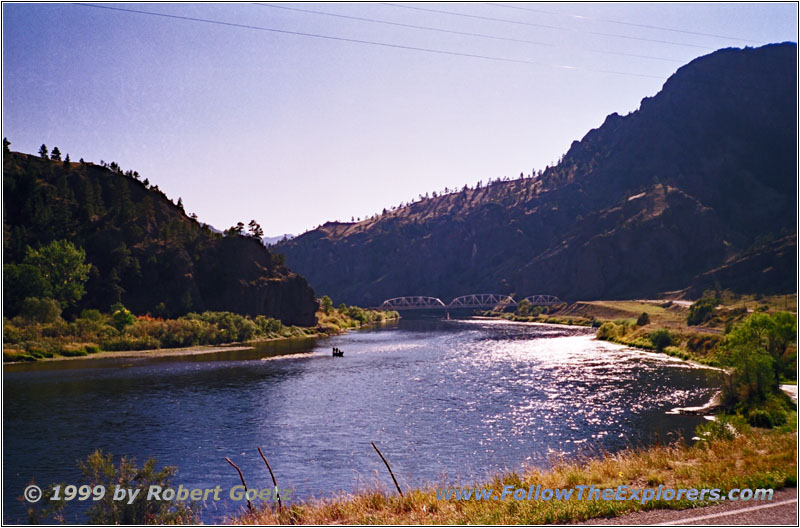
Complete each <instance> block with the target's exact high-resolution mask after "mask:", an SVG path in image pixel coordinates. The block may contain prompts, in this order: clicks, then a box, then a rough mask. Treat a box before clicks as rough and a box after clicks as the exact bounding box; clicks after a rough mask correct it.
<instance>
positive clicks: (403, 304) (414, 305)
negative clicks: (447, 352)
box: [378, 293, 561, 310]
mask: <svg viewBox="0 0 800 528" xmlns="http://www.w3.org/2000/svg"><path fill="white" fill-rule="evenodd" d="M523 300H524V301H528V302H529V303H530V304H531V305H532V306H550V305H553V304H560V303H561V299H559V298H558V297H556V296H555V295H531V296H530V297H525V299H523ZM519 302H520V303H521V302H522V301H519ZM518 304H519V303H518V302H517V301H515V300H514V299H513V298H512V297H511V296H509V295H501V294H497V293H472V294H470V295H462V296H461V297H456V298H455V299H453V300H452V301H450V302H449V303H448V304H445V303H444V301H442V300H441V299H439V298H438V297H424V296H408V297H394V298H392V299H386V300H385V301H383V303H382V304H381V305H380V306H379V307H378V309H380V310H430V309H434V308H439V309H445V310H452V309H454V308H497V309H500V308H506V307H509V306H517V305H518Z"/></svg>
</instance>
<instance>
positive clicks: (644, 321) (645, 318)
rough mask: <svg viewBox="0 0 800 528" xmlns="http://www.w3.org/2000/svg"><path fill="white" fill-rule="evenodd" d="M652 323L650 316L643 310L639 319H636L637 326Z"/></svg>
mask: <svg viewBox="0 0 800 528" xmlns="http://www.w3.org/2000/svg"><path fill="white" fill-rule="evenodd" d="M649 324H650V316H649V315H648V314H647V312H642V314H641V315H640V316H639V318H638V319H636V326H646V325H649Z"/></svg>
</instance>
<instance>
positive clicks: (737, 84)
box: [277, 43, 797, 305]
mask: <svg viewBox="0 0 800 528" xmlns="http://www.w3.org/2000/svg"><path fill="white" fill-rule="evenodd" d="M796 54H797V46H796V44H793V43H784V44H776V45H769V46H764V47H761V48H757V49H752V48H746V49H725V50H720V51H717V52H715V53H712V54H710V55H707V56H705V57H701V58H698V59H696V60H694V61H692V62H691V63H689V64H687V65H686V66H683V67H682V68H680V69H679V70H678V71H677V72H676V73H675V74H674V75H672V76H671V77H670V78H669V79H668V80H667V82H666V83H665V84H664V86H663V88H662V90H661V91H660V92H659V93H658V94H657V95H655V96H654V97H648V98H645V99H644V100H643V101H642V103H641V106H640V108H639V109H638V110H637V111H635V112H632V113H631V114H629V115H626V116H619V115H617V114H611V115H610V116H608V117H607V118H606V120H605V122H604V123H603V124H602V126H600V127H599V128H597V129H595V130H591V131H589V133H588V134H586V136H585V137H584V138H583V139H582V140H581V141H575V142H574V143H573V144H572V146H571V147H570V149H569V151H568V152H567V153H566V154H565V156H564V157H563V159H562V160H561V161H560V162H559V164H558V165H557V166H555V167H551V168H547V169H546V170H545V171H544V172H543V173H541V174H537V175H533V177H528V178H521V179H518V180H511V181H498V182H493V183H492V184H491V185H488V186H480V187H478V188H475V189H470V188H464V189H462V190H461V191H460V192H455V193H449V194H445V195H443V196H435V197H433V198H429V199H424V200H421V201H419V202H416V203H414V204H411V205H409V206H405V207H401V208H398V209H396V210H392V211H389V212H385V213H384V214H383V215H380V216H378V217H375V218H372V219H369V220H365V221H363V222H358V223H328V224H325V225H324V226H322V227H321V228H319V229H316V230H314V231H310V232H308V233H305V234H303V235H301V236H299V237H297V238H294V239H292V240H290V241H288V242H283V243H280V244H278V246H277V249H278V250H279V251H282V252H284V253H285V254H286V256H287V262H288V264H289V265H290V266H292V268H293V269H296V270H298V272H300V273H302V274H303V275H304V276H306V277H308V279H309V281H310V282H311V284H313V285H314V287H315V288H316V289H317V290H318V291H319V292H321V293H325V294H328V295H331V296H332V297H333V298H334V299H335V300H336V301H337V302H339V301H344V302H348V303H360V304H363V305H374V304H376V303H379V302H380V301H382V300H383V299H385V298H387V297H393V296H398V295H433V296H438V297H442V298H451V297H454V296H457V295H461V294H466V293H478V292H496V293H512V292H513V293H516V294H517V295H518V296H527V295H531V294H536V293H550V294H555V295H558V296H560V297H561V298H563V299H584V300H590V299H597V298H622V297H645V296H651V295H657V294H660V293H662V292H666V291H674V290H682V289H685V288H687V287H689V286H690V285H692V284H694V285H699V284H710V285H712V287H721V288H732V289H736V290H739V291H747V290H748V289H750V290H752V289H754V288H759V289H762V288H766V289H769V290H772V291H795V288H796V286H795V280H794V276H795V272H794V270H796V259H795V257H794V251H793V250H791V251H787V250H786V244H789V245H790V246H792V247H794V245H795V244H796V237H795V236H794V235H795V220H796V199H795V197H796V189H797V182H796V176H797V167H796V163H795V160H796V154H797V153H796V146H797V134H796V124H795V117H796V115H797V105H796V101H797V99H796V98H797V87H796V83H795V79H796V63H797V59H796ZM778 239H783V240H784V242H785V243H784V244H783V245H780V244H778V245H775V244H771V241H773V240H778ZM770 248H773V249H774V248H782V249H781V250H780V251H779V252H778V253H775V252H773V251H771V249H770ZM755 253H757V254H758V255H759V258H758V259H752V258H751V259H748V262H749V264H748V265H742V264H738V265H733V264H734V263H736V262H738V261H739V260H742V258H743V257H744V256H746V255H748V254H755ZM787 258H788V260H787ZM771 259H779V260H780V259H783V260H781V263H780V264H776V265H772V260H771ZM729 264H731V265H729ZM753 266H755V267H753ZM713 270H717V271H716V272H715V271H713ZM753 273H758V274H759V275H758V276H759V280H758V281H756V282H753V281H750V280H749V279H748V277H749V275H750V274H753Z"/></svg>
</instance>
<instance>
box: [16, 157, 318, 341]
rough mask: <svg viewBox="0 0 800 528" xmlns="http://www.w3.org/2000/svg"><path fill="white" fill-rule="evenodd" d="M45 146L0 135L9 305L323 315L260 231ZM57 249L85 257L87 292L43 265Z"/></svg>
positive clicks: (298, 319) (303, 318)
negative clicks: (252, 232) (222, 228)
mask: <svg viewBox="0 0 800 528" xmlns="http://www.w3.org/2000/svg"><path fill="white" fill-rule="evenodd" d="M43 154H44V155H40V156H38V157H37V156H32V155H26V154H21V153H17V152H11V151H9V150H8V146H7V145H4V154H3V248H4V260H3V264H4V268H3V270H4V274H3V275H4V277H3V278H4V280H3V301H4V314H3V315H4V316H6V317H11V316H13V315H15V314H16V313H17V311H18V310H19V308H20V305H21V303H22V301H23V300H24V299H25V298H28V297H51V296H52V297H57V298H58V299H57V300H60V301H61V304H62V306H63V308H64V309H65V310H66V311H67V313H69V312H70V311H71V312H73V313H76V312H77V311H79V310H80V309H82V308H98V309H101V310H104V311H105V310H108V309H109V307H110V306H111V305H112V304H114V303H117V302H122V303H123V304H124V305H125V306H127V307H128V308H130V309H131V310H132V311H133V312H134V313H151V314H153V315H158V316H177V315H182V314H185V313H187V312H190V311H204V310H225V311H232V312H237V313H242V314H250V315H265V316H268V317H274V318H277V319H280V320H281V321H282V322H283V323H285V324H294V325H303V326H313V325H314V324H316V317H315V312H316V307H317V301H316V295H315V293H314V291H313V290H312V289H311V287H310V286H309V285H308V283H307V281H306V280H305V279H304V278H303V277H301V276H299V275H297V274H295V273H292V272H291V271H290V270H289V269H288V268H286V266H284V265H283V263H282V262H281V258H280V257H278V256H276V255H275V254H272V253H270V252H269V251H268V250H267V249H266V248H265V247H264V246H263V245H262V244H261V241H260V240H259V237H257V236H247V235H245V234H244V233H243V232H242V230H241V229H239V230H238V232H237V231H236V230H229V231H227V232H226V233H225V234H224V235H223V234H219V233H214V232H212V230H211V229H210V228H209V227H208V226H207V225H205V224H201V223H200V222H198V221H197V219H196V218H194V217H192V218H190V217H189V216H187V215H186V213H185V212H184V210H183V206H182V204H181V202H180V200H179V201H178V203H177V204H174V203H173V202H172V201H171V200H169V199H168V198H167V197H166V196H165V195H164V194H163V193H162V192H161V191H159V190H158V187H156V186H151V185H150V184H149V182H148V181H147V180H145V181H140V180H139V175H138V174H136V173H133V172H132V171H127V172H125V173H123V171H122V169H120V168H119V167H118V166H117V165H116V164H115V163H112V164H111V165H110V166H108V167H105V166H98V165H94V164H92V163H85V162H83V160H81V161H80V162H77V163H76V162H70V161H68V160H67V161H62V160H61V159H60V153H58V155H54V154H55V152H54V153H52V154H50V156H47V153H46V152H45V153H43ZM262 235H263V233H262ZM54 242H57V243H56V244H54ZM64 244H66V245H64ZM82 251H83V252H85V255H83V256H82V255H81V252H82ZM59 259H60V260H62V261H66V260H70V259H72V260H76V261H77V260H82V261H83V262H85V263H86V264H88V267H87V268H86V269H85V276H86V281H85V285H84V286H83V289H85V294H79V295H72V294H70V293H64V292H61V293H60V294H59V292H58V291H56V290H59V286H58V284H54V280H55V279H54V277H53V276H48V273H51V274H52V272H51V271H49V270H51V269H58V266H59V263H58V262H57V261H58V260H59ZM45 260H47V261H48V262H47V263H46V265H45V264H42V262H44V261H45ZM61 268H62V269H63V268H64V265H63V262H62V263H61ZM72 269H73V271H71V272H70V273H76V271H74V270H79V269H80V267H78V268H76V267H75V266H73V268H72ZM77 273H83V271H78V272H77ZM59 280H61V281H62V282H64V280H67V282H69V279H64V278H63V277H62V278H60V279H59ZM56 282H58V281H56ZM78 282H81V281H78ZM59 297H60V298H59ZM74 297H78V299H75V298H74Z"/></svg>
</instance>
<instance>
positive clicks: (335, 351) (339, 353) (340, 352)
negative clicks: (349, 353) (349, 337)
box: [333, 347, 344, 357]
mask: <svg viewBox="0 0 800 528" xmlns="http://www.w3.org/2000/svg"><path fill="white" fill-rule="evenodd" d="M343 356H344V350H341V349H339V348H336V347H333V357H343Z"/></svg>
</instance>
